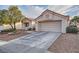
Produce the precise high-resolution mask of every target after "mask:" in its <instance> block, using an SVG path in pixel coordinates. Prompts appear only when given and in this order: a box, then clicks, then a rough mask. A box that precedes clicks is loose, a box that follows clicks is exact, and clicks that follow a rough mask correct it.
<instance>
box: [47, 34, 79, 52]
mask: <svg viewBox="0 0 79 59" xmlns="http://www.w3.org/2000/svg"><path fill="white" fill-rule="evenodd" d="M48 50H49V51H51V52H55V53H79V33H78V34H69V33H66V34H62V35H61V36H60V37H59V38H58V39H57V40H56V41H55V42H54V43H53V44H52V45H51V46H50V47H49V49H48Z"/></svg>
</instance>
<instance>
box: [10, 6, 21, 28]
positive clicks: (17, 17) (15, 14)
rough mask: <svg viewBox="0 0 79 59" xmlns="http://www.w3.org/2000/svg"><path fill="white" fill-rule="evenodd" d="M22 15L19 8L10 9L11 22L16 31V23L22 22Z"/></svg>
mask: <svg viewBox="0 0 79 59" xmlns="http://www.w3.org/2000/svg"><path fill="white" fill-rule="evenodd" d="M21 16H22V13H21V11H20V10H19V9H18V7H17V6H10V7H9V20H10V23H9V24H10V25H11V27H12V28H14V29H16V23H17V22H20V21H21V18H22V17H21Z"/></svg>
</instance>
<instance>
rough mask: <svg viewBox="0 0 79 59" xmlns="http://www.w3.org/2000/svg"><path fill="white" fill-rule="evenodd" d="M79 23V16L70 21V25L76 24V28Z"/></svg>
mask: <svg viewBox="0 0 79 59" xmlns="http://www.w3.org/2000/svg"><path fill="white" fill-rule="evenodd" d="M78 22H79V17H78V16H74V17H73V18H72V19H71V21H70V23H71V24H72V23H74V25H75V26H77V23H78Z"/></svg>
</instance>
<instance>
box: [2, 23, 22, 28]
mask: <svg viewBox="0 0 79 59" xmlns="http://www.w3.org/2000/svg"><path fill="white" fill-rule="evenodd" d="M9 28H11V26H10V25H5V24H4V25H3V29H9ZM16 28H17V29H22V23H21V22H18V23H16Z"/></svg>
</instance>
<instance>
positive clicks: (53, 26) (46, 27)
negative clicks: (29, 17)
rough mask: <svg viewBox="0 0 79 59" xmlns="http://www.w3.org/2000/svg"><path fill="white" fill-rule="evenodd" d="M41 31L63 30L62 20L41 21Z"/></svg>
mask: <svg viewBox="0 0 79 59" xmlns="http://www.w3.org/2000/svg"><path fill="white" fill-rule="evenodd" d="M39 30H40V31H53V32H61V22H60V21H58V22H42V23H39Z"/></svg>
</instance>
